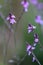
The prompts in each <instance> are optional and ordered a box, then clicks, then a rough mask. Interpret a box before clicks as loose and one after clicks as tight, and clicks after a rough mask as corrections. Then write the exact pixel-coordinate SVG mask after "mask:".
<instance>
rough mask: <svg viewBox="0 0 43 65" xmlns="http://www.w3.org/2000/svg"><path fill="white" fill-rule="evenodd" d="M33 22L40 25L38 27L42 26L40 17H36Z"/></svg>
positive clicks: (42, 22) (42, 21)
mask: <svg viewBox="0 0 43 65" xmlns="http://www.w3.org/2000/svg"><path fill="white" fill-rule="evenodd" d="M35 22H36V23H38V24H40V25H43V20H42V17H41V16H40V15H38V16H36V18H35Z"/></svg>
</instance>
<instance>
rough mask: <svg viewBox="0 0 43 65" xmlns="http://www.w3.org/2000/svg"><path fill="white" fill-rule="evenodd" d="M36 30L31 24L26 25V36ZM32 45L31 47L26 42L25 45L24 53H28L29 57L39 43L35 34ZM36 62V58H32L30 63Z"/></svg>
mask: <svg viewBox="0 0 43 65" xmlns="http://www.w3.org/2000/svg"><path fill="white" fill-rule="evenodd" d="M34 29H36V26H34V25H32V24H28V34H29V33H30V32H33V30H34ZM33 37H34V43H33V45H30V44H29V43H28V42H27V45H26V52H27V53H28V55H29V56H30V54H32V51H33V50H35V48H36V45H37V43H38V42H39V37H38V34H37V33H34V36H33ZM35 60H36V58H35V57H34V56H33V59H32V62H34V61H35Z"/></svg>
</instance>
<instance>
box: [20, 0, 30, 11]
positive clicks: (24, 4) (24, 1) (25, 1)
mask: <svg viewBox="0 0 43 65" xmlns="http://www.w3.org/2000/svg"><path fill="white" fill-rule="evenodd" d="M21 5H22V6H23V7H24V11H25V12H27V11H28V6H29V2H28V1H27V0H23V1H22V2H21Z"/></svg>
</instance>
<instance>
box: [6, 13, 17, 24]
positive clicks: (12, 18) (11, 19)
mask: <svg viewBox="0 0 43 65" xmlns="http://www.w3.org/2000/svg"><path fill="white" fill-rule="evenodd" d="M15 18H16V17H15V16H14V15H13V14H11V13H9V16H8V17H7V18H6V20H7V21H9V22H10V23H11V24H14V23H16V21H15Z"/></svg>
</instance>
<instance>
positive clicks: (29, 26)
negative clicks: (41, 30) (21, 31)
mask: <svg viewBox="0 0 43 65" xmlns="http://www.w3.org/2000/svg"><path fill="white" fill-rule="evenodd" d="M34 29H36V26H33V25H32V24H28V33H30V32H32V31H33V30H34Z"/></svg>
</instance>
